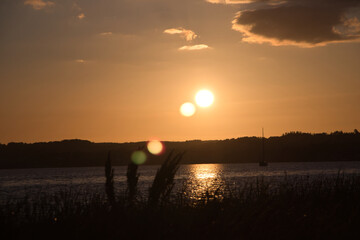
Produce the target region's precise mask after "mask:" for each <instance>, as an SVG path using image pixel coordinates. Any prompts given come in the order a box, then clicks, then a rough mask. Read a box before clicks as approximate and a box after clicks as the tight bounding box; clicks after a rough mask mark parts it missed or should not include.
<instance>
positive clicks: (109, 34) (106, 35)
mask: <svg viewBox="0 0 360 240" xmlns="http://www.w3.org/2000/svg"><path fill="white" fill-rule="evenodd" d="M99 35H100V36H104V37H108V36H112V35H113V33H112V32H102V33H100V34H99Z"/></svg>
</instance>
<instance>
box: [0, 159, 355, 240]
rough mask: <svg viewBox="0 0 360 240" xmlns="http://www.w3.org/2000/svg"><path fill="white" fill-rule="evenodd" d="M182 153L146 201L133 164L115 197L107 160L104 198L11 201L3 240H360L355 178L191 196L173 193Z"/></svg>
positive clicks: (0, 217) (262, 183) (260, 182)
mask: <svg viewBox="0 0 360 240" xmlns="http://www.w3.org/2000/svg"><path fill="white" fill-rule="evenodd" d="M181 158H182V154H170V155H168V157H167V158H166V160H165V162H164V164H163V165H162V166H161V168H160V169H159V170H158V172H157V175H156V177H155V180H154V182H153V185H152V186H151V188H150V189H149V196H148V197H147V198H140V197H139V195H138V194H137V181H138V178H139V174H138V173H137V168H138V166H137V165H134V164H130V165H129V167H128V173H127V179H128V187H127V189H126V190H124V191H123V193H122V194H120V195H116V191H114V188H116V186H115V183H114V181H113V177H114V174H116V173H114V170H113V169H112V166H111V161H110V159H108V161H107V164H106V168H105V175H106V181H104V182H106V183H105V191H104V192H105V193H106V194H105V195H87V196H85V197H79V195H78V194H77V193H73V192H66V191H64V192H59V193H58V194H56V195H50V194H46V193H44V194H43V195H41V196H39V198H38V199H37V200H36V201H34V199H22V200H16V201H9V202H8V203H6V204H5V205H4V206H2V208H1V211H0V225H1V227H2V230H1V231H0V238H1V239H144V238H150V239H216V238H224V239H350V238H351V239H352V238H354V239H359V237H360V230H358V227H359V225H360V175H344V174H342V173H340V172H339V174H338V175H337V176H336V177H319V178H316V179H309V178H299V179H290V178H288V177H286V175H285V176H284V178H283V180H282V181H277V182H272V181H267V180H266V179H265V178H258V179H256V181H252V182H247V183H244V184H243V185H242V186H241V187H237V188H232V187H229V186H226V185H224V186H221V187H219V188H217V189H216V190H209V191H206V192H205V193H203V194H201V195H200V196H197V198H196V199H194V198H189V197H188V196H187V195H186V194H185V193H186V192H187V189H186V185H184V187H183V188H182V189H181V190H179V191H177V192H172V189H173V186H174V181H173V179H174V175H175V173H176V170H177V168H178V166H179V163H180V160H181Z"/></svg>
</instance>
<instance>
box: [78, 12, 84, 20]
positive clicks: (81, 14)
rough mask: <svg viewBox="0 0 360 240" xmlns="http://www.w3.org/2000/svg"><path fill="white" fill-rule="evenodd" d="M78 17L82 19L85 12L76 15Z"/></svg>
mask: <svg viewBox="0 0 360 240" xmlns="http://www.w3.org/2000/svg"><path fill="white" fill-rule="evenodd" d="M77 18H78V19H80V20H81V19H84V18H85V14H84V13H80V14H79V15H77Z"/></svg>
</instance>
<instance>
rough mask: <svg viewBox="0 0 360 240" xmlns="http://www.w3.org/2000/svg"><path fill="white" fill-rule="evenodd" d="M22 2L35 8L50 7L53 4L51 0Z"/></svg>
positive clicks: (27, 0)
mask: <svg viewBox="0 0 360 240" xmlns="http://www.w3.org/2000/svg"><path fill="white" fill-rule="evenodd" d="M24 4H25V5H30V6H31V7H32V8H33V9H35V10H41V9H43V8H45V7H50V6H53V5H54V3H53V2H50V1H43V0H26V1H25V2H24Z"/></svg>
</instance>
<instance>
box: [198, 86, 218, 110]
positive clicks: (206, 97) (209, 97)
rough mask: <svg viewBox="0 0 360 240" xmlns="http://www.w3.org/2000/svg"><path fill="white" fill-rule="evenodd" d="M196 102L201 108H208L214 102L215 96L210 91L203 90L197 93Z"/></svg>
mask: <svg viewBox="0 0 360 240" xmlns="http://www.w3.org/2000/svg"><path fill="white" fill-rule="evenodd" d="M195 101H196V104H197V105H199V106H200V107H208V106H210V105H211V104H212V103H213V102H214V95H213V94H212V92H210V91H209V90H206V89H203V90H200V91H198V92H197V94H196V96H195Z"/></svg>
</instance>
